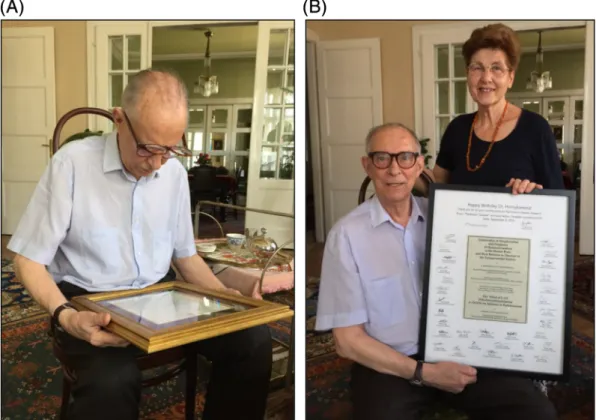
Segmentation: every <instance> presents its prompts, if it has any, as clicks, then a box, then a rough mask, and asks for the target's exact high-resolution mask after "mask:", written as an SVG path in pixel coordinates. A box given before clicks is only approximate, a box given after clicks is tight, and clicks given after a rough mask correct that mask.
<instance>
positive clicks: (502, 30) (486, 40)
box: [462, 23, 521, 70]
mask: <svg viewBox="0 0 596 420" xmlns="http://www.w3.org/2000/svg"><path fill="white" fill-rule="evenodd" d="M483 48H490V49H497V50H501V51H503V52H504V53H505V56H506V57H507V61H508V63H507V64H508V65H509V67H510V68H511V69H512V70H516V69H517V66H518V64H519V59H520V55H521V46H520V43H519V39H518V37H517V34H516V33H515V31H514V30H513V29H511V28H510V27H509V26H506V25H503V24H502V23H495V24H492V25H487V26H485V27H483V28H478V29H474V32H472V35H470V38H469V39H468V40H467V41H466V42H465V44H464V45H463V47H462V54H463V56H464V59H465V60H466V67H467V66H469V65H470V61H471V60H472V56H473V55H474V54H475V53H476V51H478V50H481V49H483Z"/></svg>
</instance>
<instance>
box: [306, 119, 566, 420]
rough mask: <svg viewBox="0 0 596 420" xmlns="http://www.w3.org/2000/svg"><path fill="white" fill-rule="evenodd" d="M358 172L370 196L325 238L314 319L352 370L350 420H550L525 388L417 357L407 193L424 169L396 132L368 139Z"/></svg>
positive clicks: (416, 255) (403, 132)
mask: <svg viewBox="0 0 596 420" xmlns="http://www.w3.org/2000/svg"><path fill="white" fill-rule="evenodd" d="M366 152H367V156H366V157H363V158H362V166H363V167H364V169H365V171H366V173H367V175H368V176H369V177H370V179H371V180H372V183H373V184H374V187H375V191H376V195H375V197H374V198H372V199H371V200H368V201H366V202H364V203H363V204H362V205H360V206H359V207H357V208H356V209H355V210H353V211H352V212H351V213H349V214H348V215H347V216H345V217H344V218H342V219H341V220H340V221H339V222H338V223H337V224H336V225H335V226H334V227H333V229H332V230H331V232H330V233H329V236H328V239H327V243H326V246H325V254H324V257H323V267H322V274H321V286H320V293H319V304H318V311H317V325H316V328H317V329H319V330H329V329H332V330H333V336H334V339H335V344H336V349H337V352H338V354H339V355H340V356H342V357H345V358H348V359H351V360H353V361H354V364H353V368H352V401H353V409H354V418H355V419H357V420H360V419H362V420H364V419H366V420H381V419H387V420H389V419H391V420H397V419H399V420H411V419H418V418H420V414H421V411H422V409H423V408H424V407H425V406H428V403H429V402H431V401H432V400H434V399H437V398H441V399H443V400H445V401H446V402H448V403H452V405H454V406H455V407H459V408H462V409H464V410H465V411H467V412H468V414H470V416H471V417H472V418H475V419H495V420H496V419H525V420H527V419H529V418H534V419H549V420H551V419H553V420H554V419H556V418H557V416H556V414H555V412H554V409H553V407H552V405H551V404H550V403H549V401H548V400H547V399H546V397H544V395H543V394H541V393H540V392H539V391H538V390H537V389H536V388H535V387H534V385H533V384H532V382H531V381H529V380H525V379H520V378H514V377H507V376H504V375H499V374H488V373H486V374H484V373H483V372H481V373H478V374H477V372H476V369H474V368H472V367H470V366H465V365H460V364H457V363H452V362H441V363H424V362H423V361H421V357H420V355H418V354H417V353H418V330H419V324H420V307H421V297H422V271H423V270H422V269H423V265H424V250H425V239H426V229H427V219H426V215H427V209H428V203H427V200H426V199H425V198H420V197H414V196H413V195H412V194H411V191H412V188H413V186H414V183H415V182H416V179H417V178H418V176H419V175H420V174H421V172H422V170H423V169H424V157H423V156H422V155H421V153H420V152H421V150H420V143H419V141H418V139H417V138H416V136H415V134H414V133H413V132H412V131H411V130H410V129H408V128H406V127H404V126H403V125H401V124H386V125H382V126H379V127H376V128H374V129H372V130H371V131H370V133H369V134H368V136H367V138H366Z"/></svg>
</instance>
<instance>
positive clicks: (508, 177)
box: [427, 24, 565, 407]
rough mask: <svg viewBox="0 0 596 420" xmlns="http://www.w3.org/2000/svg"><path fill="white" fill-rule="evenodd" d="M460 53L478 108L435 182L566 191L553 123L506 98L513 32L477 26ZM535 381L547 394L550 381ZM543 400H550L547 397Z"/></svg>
mask: <svg viewBox="0 0 596 420" xmlns="http://www.w3.org/2000/svg"><path fill="white" fill-rule="evenodd" d="M462 53H463V56H464V60H465V64H466V69H467V82H468V90H469V92H470V96H472V99H473V100H474V102H476V104H477V105H478V111H477V112H474V113H471V114H464V115H460V116H458V117H456V118H455V119H453V121H451V123H449V125H448V126H447V128H446V130H445V133H444V134H443V138H442V140H441V148H440V150H439V154H438V156H437V161H436V164H435V166H434V168H433V170H432V175H433V177H434V178H435V182H440V183H449V184H458V185H478V186H495V187H497V186H499V187H500V186H505V187H511V189H512V193H513V194H519V193H529V192H531V191H532V190H534V189H535V188H537V189H543V188H546V189H564V188H565V186H564V181H563V173H562V171H561V161H560V158H559V152H558V150H557V145H556V141H555V137H554V134H553V131H552V129H551V127H550V125H549V124H548V122H547V121H546V120H545V119H544V118H543V117H542V116H541V115H539V114H536V113H534V112H532V111H528V110H526V109H521V108H519V107H517V106H515V105H513V104H511V103H509V101H507V98H506V97H505V95H506V93H507V90H509V89H510V88H511V87H512V86H513V81H514V78H515V71H516V69H517V66H518V65H519V60H520V53H521V47H520V43H519V40H518V38H517V35H516V34H515V31H513V30H512V29H511V28H509V27H508V26H506V25H503V24H492V25H488V26H485V27H483V28H478V29H475V30H474V31H473V32H472V35H471V36H470V38H469V39H468V40H467V41H466V42H465V44H464V45H463V48H462ZM427 173H428V172H427ZM534 383H535V385H537V386H538V388H540V389H541V390H542V392H543V393H545V394H546V384H547V382H546V381H534ZM544 403H545V404H550V403H549V402H548V400H546V399H545V400H544ZM551 407H552V406H551Z"/></svg>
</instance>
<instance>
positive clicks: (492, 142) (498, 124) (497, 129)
mask: <svg viewBox="0 0 596 420" xmlns="http://www.w3.org/2000/svg"><path fill="white" fill-rule="evenodd" d="M508 106H509V102H505V108H504V109H503V114H501V118H500V119H499V122H498V123H497V126H496V128H495V132H494V133H493V138H492V140H491V142H490V145H489V146H488V150H487V151H486V153H485V154H484V156H483V157H482V159H480V163H478V165H476V166H475V167H474V168H472V166H471V165H470V150H472V134H474V126H475V125H476V119H477V118H478V113H476V115H475V116H474V121H472V128H471V129H470V136H469V137H468V151H467V152H466V165H467V167H468V171H470V172H476V171H477V170H478V169H480V168H481V167H482V165H484V162H485V161H486V158H487V157H488V155H489V154H490V151H491V150H492V149H493V146H494V144H495V140H496V138H497V134H498V132H499V128H501V124H503V120H504V119H505V114H506V113H507V107H508Z"/></svg>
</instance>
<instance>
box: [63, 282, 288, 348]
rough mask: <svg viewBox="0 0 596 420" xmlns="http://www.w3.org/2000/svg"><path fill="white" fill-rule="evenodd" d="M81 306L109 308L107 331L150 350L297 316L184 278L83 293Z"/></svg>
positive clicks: (76, 301) (78, 302)
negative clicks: (109, 317) (141, 287)
mask: <svg viewBox="0 0 596 420" xmlns="http://www.w3.org/2000/svg"><path fill="white" fill-rule="evenodd" d="M72 303H73V305H74V306H76V307H77V309H79V310H88V311H93V312H107V313H109V314H110V316H111V322H110V324H109V325H108V326H107V327H106V329H107V330H109V331H111V332H113V333H114V334H117V335H119V336H121V337H123V338H125V339H126V340H128V341H130V342H131V343H132V344H134V345H136V346H137V347H139V348H140V349H142V350H144V351H145V352H147V353H153V352H156V351H161V350H166V349H169V348H171V347H178V346H182V345H184V344H188V343H191V342H194V341H199V340H204V339H207V338H212V337H216V336H219V335H223V334H227V333H231V332H234V331H239V330H243V329H247V328H250V327H254V326H257V325H263V324H267V323H269V322H273V321H277V320H280V319H285V318H291V317H292V316H293V314H294V312H293V311H291V310H290V309H289V307H288V306H285V305H280V304H277V303H273V302H267V301H265V300H258V299H253V298H248V297H244V296H238V295H232V294H229V293H225V292H216V291H212V290H205V289H202V288H200V287H198V286H195V285H193V284H190V283H186V282H182V281H173V282H167V283H158V284H156V285H153V286H149V287H147V288H145V289H142V290H126V291H118V292H106V293H95V294H90V295H84V296H78V297H75V298H73V299H72Z"/></svg>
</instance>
